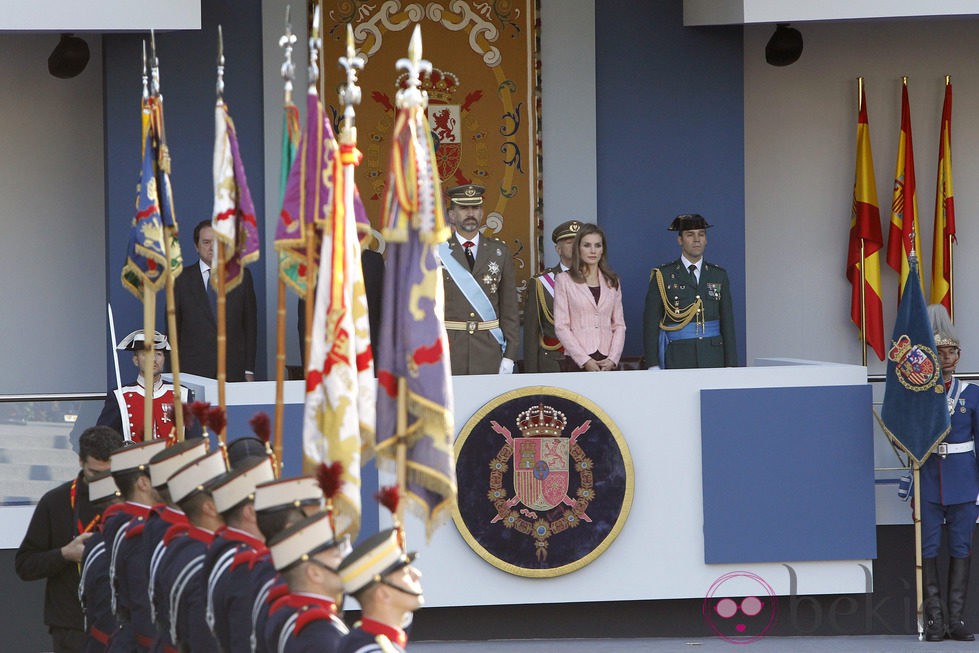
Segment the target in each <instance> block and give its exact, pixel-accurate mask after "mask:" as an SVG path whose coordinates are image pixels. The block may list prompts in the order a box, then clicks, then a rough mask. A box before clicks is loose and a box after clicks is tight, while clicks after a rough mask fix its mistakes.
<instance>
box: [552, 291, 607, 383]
mask: <svg viewBox="0 0 979 653" xmlns="http://www.w3.org/2000/svg"><path fill="white" fill-rule="evenodd" d="M598 277H599V283H600V284H601V286H602V294H601V297H599V299H598V304H597V305H596V304H595V296H594V295H592V294H591V289H589V288H588V286H587V285H586V284H583V283H575V281H574V279H572V278H571V275H570V274H569V273H566V272H565V273H562V274H559V275H557V276H556V277H555V279H554V333H555V335H557V337H558V340H560V341H561V344H562V345H563V346H564V353H565V355H566V356H569V357H571V359H572V360H573V361H574V362H575V363H577V364H578V366H579V367H580V366H583V365H584V364H585V363H586V362H588V359H589V358H591V354H592V353H593V352H595V351H598V352H601V353H603V354H605V355H606V356H608V357H609V358H610V359H611V360H612V362H613V363H615V364H616V365H618V363H619V358H620V357H621V356H622V348H623V347H624V346H625V319H624V318H623V316H622V285H621V281H620V282H619V287H618V288H612V287H611V286H609V285H608V283H607V282H606V281H605V277H604V276H603V275H602V273H601V272H599V273H598Z"/></svg>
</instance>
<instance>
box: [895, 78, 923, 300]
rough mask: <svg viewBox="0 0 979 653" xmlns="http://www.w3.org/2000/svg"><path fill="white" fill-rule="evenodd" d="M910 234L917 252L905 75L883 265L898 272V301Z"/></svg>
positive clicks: (918, 233)
mask: <svg viewBox="0 0 979 653" xmlns="http://www.w3.org/2000/svg"><path fill="white" fill-rule="evenodd" d="M912 233H913V234H914V243H913V245H914V251H915V252H921V230H920V229H919V228H918V196H917V194H916V192H915V181H914V147H913V146H912V143H911V107H910V104H909V103H908V78H907V77H905V78H904V81H903V85H902V87H901V137H900V140H899V141H898V146H897V171H896V172H895V173H894V197H893V199H892V200H891V230H890V235H889V236H888V239H887V264H888V265H889V266H891V267H892V268H894V269H895V270H896V271H897V272H899V273H900V275H901V278H900V282H899V284H898V301H900V297H901V295H902V294H903V293H904V286H905V281H907V279H908V270H909V269H910V268H909V265H908V255H909V253H910V252H911V249H912V242H911V234H912ZM919 281H920V277H919ZM922 283H923V282H922ZM922 292H924V286H923V285H922Z"/></svg>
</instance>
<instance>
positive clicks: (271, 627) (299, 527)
mask: <svg viewBox="0 0 979 653" xmlns="http://www.w3.org/2000/svg"><path fill="white" fill-rule="evenodd" d="M269 549H270V550H271V552H272V559H273V560H274V561H275V567H276V569H277V570H278V571H279V573H280V574H281V575H282V577H283V578H284V579H285V581H286V583H287V584H288V586H289V594H287V595H286V596H284V597H282V598H280V599H279V600H278V601H276V602H275V604H274V605H273V606H272V608H271V610H270V611H269V618H268V624H267V637H266V639H267V640H268V639H271V636H273V635H275V634H276V633H278V635H277V636H276V637H275V640H276V642H277V646H276V649H275V650H276V651H278V652H279V653H300V652H308V653H314V652H316V653H320V652H322V653H333V652H335V651H337V650H339V646H340V641H341V639H342V638H343V637H344V636H345V635H347V633H348V632H349V631H348V630H347V627H346V625H345V624H344V623H343V621H341V620H340V618H339V617H338V616H337V612H338V610H337V605H336V602H337V600H339V599H340V597H341V596H342V593H343V584H342V583H341V581H340V575H339V566H340V565H341V564H342V562H343V559H344V557H345V556H346V554H347V552H348V551H349V544H348V541H347V539H346V538H337V537H336V534H335V533H334V531H333V527H332V526H331V524H330V515H329V513H326V512H319V513H317V514H315V515H313V516H312V517H307V518H305V519H303V520H302V521H299V522H297V523H295V524H293V525H292V526H290V527H289V528H287V529H285V530H284V531H282V532H281V533H279V534H278V535H277V536H276V537H275V538H273V539H272V540H271V541H270V542H269Z"/></svg>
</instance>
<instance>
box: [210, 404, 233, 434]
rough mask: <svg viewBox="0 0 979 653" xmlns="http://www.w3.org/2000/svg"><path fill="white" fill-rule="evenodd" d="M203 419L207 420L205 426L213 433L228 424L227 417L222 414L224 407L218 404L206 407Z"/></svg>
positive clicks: (218, 431)
mask: <svg viewBox="0 0 979 653" xmlns="http://www.w3.org/2000/svg"><path fill="white" fill-rule="evenodd" d="M205 419H206V420H207V428H209V429H211V430H212V431H214V432H215V433H220V432H221V431H223V430H224V427H225V426H227V425H228V419H227V418H226V417H225V415H224V409H223V408H221V407H220V406H213V407H211V408H208V410H207V415H206V417H205Z"/></svg>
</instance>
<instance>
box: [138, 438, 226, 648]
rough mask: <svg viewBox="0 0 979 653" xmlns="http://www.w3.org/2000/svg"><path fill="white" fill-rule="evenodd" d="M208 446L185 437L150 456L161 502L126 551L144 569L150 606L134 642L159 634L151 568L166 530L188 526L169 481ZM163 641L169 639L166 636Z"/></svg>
mask: <svg viewBox="0 0 979 653" xmlns="http://www.w3.org/2000/svg"><path fill="white" fill-rule="evenodd" d="M207 447H208V440H207V438H195V439H193V440H184V441H182V442H178V443H177V444H175V445H173V446H172V447H167V448H166V449H164V450H163V451H161V452H159V453H157V454H156V455H155V456H153V457H152V458H150V482H151V483H152V484H153V487H154V489H156V491H157V494H159V495H160V499H161V502H160V503H158V504H156V505H155V506H153V508H152V510H150V514H149V516H147V518H146V526H145V527H144V528H143V535H142V537H141V540H142V546H141V547H140V549H139V551H132V552H130V553H129V555H131V556H133V557H134V561H133V562H132V563H131V566H133V567H137V568H139V569H144V570H145V571H146V578H147V590H146V599H145V600H146V602H147V605H148V607H149V612H148V617H149V619H148V622H149V623H148V624H146V625H144V626H143V627H142V628H144V629H145V630H143V631H140V632H137V634H136V642H137V644H139V643H140V640H141V639H144V641H145V639H149V640H150V641H151V642H152V643H153V645H155V643H156V642H157V641H158V640H159V639H160V637H161V633H160V632H159V631H158V630H157V628H156V619H155V616H154V615H153V609H152V606H153V593H154V591H155V590H154V587H153V571H154V569H155V568H156V563H158V562H159V558H160V556H161V555H162V553H163V538H164V536H165V535H166V533H167V531H168V530H170V528H171V527H173V526H175V525H177V524H180V525H182V526H184V527H186V528H189V522H188V521H187V515H185V514H184V512H183V510H181V509H180V508H179V507H177V504H176V503H174V501H173V499H172V498H171V496H170V488H169V485H168V482H169V480H170V477H171V476H173V475H174V473H175V472H176V471H177V470H179V469H181V468H182V467H184V466H185V465H188V464H190V463H192V462H193V461H195V460H197V459H199V458H202V457H203V456H204V455H206V454H207ZM127 557H128V556H127ZM164 641H168V639H166V640H164Z"/></svg>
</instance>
